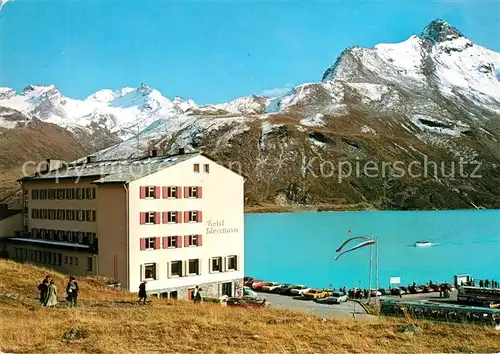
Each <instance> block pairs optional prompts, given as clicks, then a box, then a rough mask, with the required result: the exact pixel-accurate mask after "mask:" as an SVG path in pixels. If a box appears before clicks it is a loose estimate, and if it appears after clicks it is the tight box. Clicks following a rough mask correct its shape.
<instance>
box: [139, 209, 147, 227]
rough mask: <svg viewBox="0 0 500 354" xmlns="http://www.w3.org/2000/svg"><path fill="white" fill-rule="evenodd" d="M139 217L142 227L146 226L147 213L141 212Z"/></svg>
mask: <svg viewBox="0 0 500 354" xmlns="http://www.w3.org/2000/svg"><path fill="white" fill-rule="evenodd" d="M139 215H140V220H141V225H144V224H145V223H146V213H144V212H141V213H139Z"/></svg>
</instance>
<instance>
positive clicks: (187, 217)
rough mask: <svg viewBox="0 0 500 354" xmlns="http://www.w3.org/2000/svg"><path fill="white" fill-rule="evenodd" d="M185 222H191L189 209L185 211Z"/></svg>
mask: <svg viewBox="0 0 500 354" xmlns="http://www.w3.org/2000/svg"><path fill="white" fill-rule="evenodd" d="M184 222H189V211H185V212H184Z"/></svg>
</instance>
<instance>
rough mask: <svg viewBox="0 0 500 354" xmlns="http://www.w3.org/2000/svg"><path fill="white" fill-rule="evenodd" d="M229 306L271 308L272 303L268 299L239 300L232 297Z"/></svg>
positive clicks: (228, 302) (228, 300)
mask: <svg viewBox="0 0 500 354" xmlns="http://www.w3.org/2000/svg"><path fill="white" fill-rule="evenodd" d="M226 304H227V306H234V307H244V308H269V307H270V306H271V303H270V302H269V301H267V300H266V299H252V298H238V297H231V298H229V299H227V302H226Z"/></svg>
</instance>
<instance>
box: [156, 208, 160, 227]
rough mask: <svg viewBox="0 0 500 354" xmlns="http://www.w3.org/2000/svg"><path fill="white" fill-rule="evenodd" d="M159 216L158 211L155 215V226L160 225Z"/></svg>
mask: <svg viewBox="0 0 500 354" xmlns="http://www.w3.org/2000/svg"><path fill="white" fill-rule="evenodd" d="M160 214H161V213H160V212H159V211H157V212H156V213H155V224H160V223H161V220H160V217H161V215H160Z"/></svg>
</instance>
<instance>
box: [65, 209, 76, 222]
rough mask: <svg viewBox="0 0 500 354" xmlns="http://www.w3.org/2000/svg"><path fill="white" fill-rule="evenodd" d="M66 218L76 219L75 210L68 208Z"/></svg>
mask: <svg viewBox="0 0 500 354" xmlns="http://www.w3.org/2000/svg"><path fill="white" fill-rule="evenodd" d="M66 220H74V215H73V210H66Z"/></svg>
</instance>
